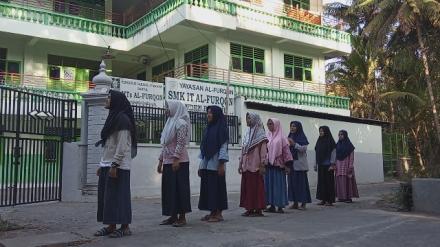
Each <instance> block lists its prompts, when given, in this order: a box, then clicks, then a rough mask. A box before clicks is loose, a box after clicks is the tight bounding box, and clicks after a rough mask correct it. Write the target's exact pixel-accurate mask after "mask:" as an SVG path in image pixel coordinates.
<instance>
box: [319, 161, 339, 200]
mask: <svg viewBox="0 0 440 247" xmlns="http://www.w3.org/2000/svg"><path fill="white" fill-rule="evenodd" d="M329 167H330V166H324V165H318V188H317V190H316V199H318V200H321V201H324V202H328V203H334V202H335V174H334V173H335V172H334V171H329V170H328V169H329Z"/></svg>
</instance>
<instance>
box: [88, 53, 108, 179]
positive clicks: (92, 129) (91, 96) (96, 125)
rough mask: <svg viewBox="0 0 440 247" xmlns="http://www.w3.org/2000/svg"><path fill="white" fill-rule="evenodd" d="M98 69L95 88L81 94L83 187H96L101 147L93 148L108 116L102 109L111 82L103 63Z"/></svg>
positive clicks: (99, 137) (94, 79) (94, 81)
mask: <svg viewBox="0 0 440 247" xmlns="http://www.w3.org/2000/svg"><path fill="white" fill-rule="evenodd" d="M100 67H101V68H100V70H99V71H100V72H99V74H98V75H96V76H95V77H94V78H93V83H94V84H96V87H95V88H94V89H90V90H89V91H88V92H87V93H84V94H82V97H83V103H82V119H81V147H82V150H81V157H83V158H82V169H83V171H84V172H83V181H84V186H85V187H95V186H96V185H97V181H98V177H97V176H96V169H97V167H98V164H99V162H100V158H101V154H102V147H95V143H96V142H98V141H99V140H100V139H101V129H102V127H103V126H104V123H105V120H106V118H107V115H108V111H107V110H106V109H105V108H104V107H105V102H106V99H107V97H108V94H109V90H110V86H111V82H112V80H111V78H110V77H109V76H107V75H106V73H105V69H106V66H105V63H104V61H103V62H102V63H101V65H100Z"/></svg>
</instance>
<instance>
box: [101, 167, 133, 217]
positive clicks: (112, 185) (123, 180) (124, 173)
mask: <svg viewBox="0 0 440 247" xmlns="http://www.w3.org/2000/svg"><path fill="white" fill-rule="evenodd" d="M103 212H104V213H103V223H104V224H106V225H111V224H130V223H131V194H130V171H129V170H122V169H118V177H117V178H111V177H109V176H108V175H107V178H106V184H105V193H104V210H103Z"/></svg>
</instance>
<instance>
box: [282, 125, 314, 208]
mask: <svg viewBox="0 0 440 247" xmlns="http://www.w3.org/2000/svg"><path fill="white" fill-rule="evenodd" d="M289 145H290V152H291V153H292V157H293V171H292V172H290V174H289V175H288V176H287V178H288V184H289V190H288V194H289V201H292V202H293V205H292V206H291V207H290V209H299V210H305V209H306V203H311V202H312V198H311V196H310V187H309V180H308V178H307V172H308V171H309V163H308V161H307V145H309V141H308V140H307V137H306V135H305V134H304V131H303V127H302V124H301V123H300V122H298V121H292V122H291V123H290V134H289ZM299 202H301V207H298V203H299Z"/></svg>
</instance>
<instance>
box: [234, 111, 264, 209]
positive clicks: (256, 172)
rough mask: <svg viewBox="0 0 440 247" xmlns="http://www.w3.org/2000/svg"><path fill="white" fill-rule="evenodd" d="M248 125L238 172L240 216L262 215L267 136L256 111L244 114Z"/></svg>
mask: <svg viewBox="0 0 440 247" xmlns="http://www.w3.org/2000/svg"><path fill="white" fill-rule="evenodd" d="M246 123H247V126H248V127H249V128H248V130H247V132H246V134H245V136H244V138H243V146H242V149H241V157H240V166H239V168H238V173H240V174H241V175H242V176H241V194H240V207H242V208H245V209H246V212H245V213H243V214H242V216H264V215H263V213H262V210H263V209H265V208H266V201H265V198H264V177H263V176H264V173H265V166H266V164H267V142H268V140H267V137H266V132H265V131H264V125H263V122H262V121H261V118H260V116H259V115H258V114H256V113H247V114H246Z"/></svg>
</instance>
